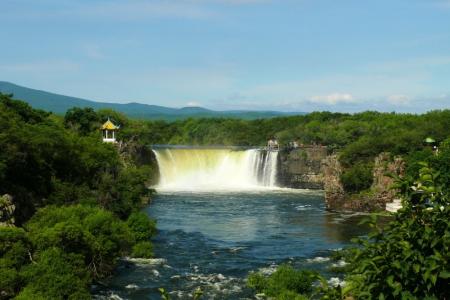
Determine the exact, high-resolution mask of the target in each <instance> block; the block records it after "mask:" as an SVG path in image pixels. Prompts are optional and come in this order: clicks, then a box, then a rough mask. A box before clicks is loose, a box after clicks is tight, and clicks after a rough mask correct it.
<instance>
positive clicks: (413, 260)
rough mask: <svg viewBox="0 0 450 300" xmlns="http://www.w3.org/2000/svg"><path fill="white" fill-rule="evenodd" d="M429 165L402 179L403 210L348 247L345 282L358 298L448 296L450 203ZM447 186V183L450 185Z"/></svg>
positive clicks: (449, 279) (447, 195)
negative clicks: (413, 177)
mask: <svg viewBox="0 0 450 300" xmlns="http://www.w3.org/2000/svg"><path fill="white" fill-rule="evenodd" d="M439 180H440V179H439V174H438V173H435V172H434V171H433V170H432V169H430V168H428V167H427V166H425V167H423V168H422V169H421V170H420V174H419V178H418V179H417V180H415V181H414V182H407V181H406V182H405V181H403V182H401V183H400V184H398V187H400V188H401V190H402V195H403V196H404V200H403V205H404V207H403V209H401V210H400V211H399V212H398V213H397V214H396V215H395V219H394V220H393V221H392V222H391V223H389V224H388V225H387V226H386V227H384V228H379V227H378V226H377V225H376V223H375V222H373V223H372V226H373V227H374V228H375V231H374V232H372V233H371V234H370V235H369V237H368V239H362V240H360V241H359V242H360V244H361V247H359V248H353V249H351V250H349V251H351V252H352V256H349V257H350V258H351V257H352V258H351V259H350V263H351V271H350V274H349V275H348V276H347V278H346V281H347V282H348V286H349V288H350V289H351V292H350V293H351V295H352V296H353V297H356V298H357V299H372V298H373V297H375V298H379V299H399V298H401V299H417V298H419V299H449V296H450V294H449V285H450V251H449V249H450V221H449V220H450V205H449V204H450V201H449V194H448V193H447V192H445V191H443V189H442V186H441V185H440V183H439V182H440V181H439ZM446 184H447V183H446Z"/></svg>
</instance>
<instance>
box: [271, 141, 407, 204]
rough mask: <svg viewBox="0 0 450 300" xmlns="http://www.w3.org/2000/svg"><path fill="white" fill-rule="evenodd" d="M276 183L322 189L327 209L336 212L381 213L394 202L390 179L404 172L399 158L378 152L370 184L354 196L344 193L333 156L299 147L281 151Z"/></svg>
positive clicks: (325, 150)
mask: <svg viewBox="0 0 450 300" xmlns="http://www.w3.org/2000/svg"><path fill="white" fill-rule="evenodd" d="M279 159H280V161H279V171H278V183H279V184H280V185H281V186H283V187H290V188H301V189H323V190H324V191H325V202H326V206H327V209H329V210H336V211H362V212H372V211H384V210H386V204H388V203H392V202H393V201H394V200H396V199H395V198H396V194H397V191H396V190H393V189H391V187H392V185H393V183H394V178H392V176H391V175H396V176H402V175H403V174H404V171H405V164H404V161H403V160H402V159H401V158H400V157H391V155H389V154H388V153H381V154H380V155H378V156H377V157H376V158H375V160H374V168H373V184H372V186H371V187H370V188H369V189H368V190H366V191H364V192H360V193H358V194H350V193H347V192H346V191H345V189H344V186H343V184H342V182H341V174H342V172H343V169H342V166H341V164H340V163H339V160H338V156H337V155H336V154H332V155H328V154H327V149H326V147H319V146H309V147H300V148H297V149H294V150H291V151H281V152H280V158H279Z"/></svg>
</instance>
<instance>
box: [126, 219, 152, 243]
mask: <svg viewBox="0 0 450 300" xmlns="http://www.w3.org/2000/svg"><path fill="white" fill-rule="evenodd" d="M127 225H128V227H129V228H130V230H131V231H132V233H133V234H134V237H135V239H136V241H139V242H142V241H148V240H149V239H150V238H151V237H152V236H154V235H155V234H156V221H155V220H152V219H150V218H149V217H148V215H146V214H145V213H143V212H135V213H132V214H131V215H130V216H129V217H128V220H127Z"/></svg>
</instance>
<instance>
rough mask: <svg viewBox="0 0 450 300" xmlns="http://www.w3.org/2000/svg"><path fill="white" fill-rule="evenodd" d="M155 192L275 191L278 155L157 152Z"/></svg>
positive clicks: (223, 151) (225, 151)
mask: <svg viewBox="0 0 450 300" xmlns="http://www.w3.org/2000/svg"><path fill="white" fill-rule="evenodd" d="M154 153H155V155H156V159H157V161H158V167H159V171H160V182H159V184H158V186H157V188H158V189H159V190H169V191H180V190H181V191H189V190H192V191H220V190H222V191H236V190H259V189H268V188H269V189H270V188H277V185H276V183H277V165H278V152H277V151H265V150H258V149H251V150H231V149H157V150H154Z"/></svg>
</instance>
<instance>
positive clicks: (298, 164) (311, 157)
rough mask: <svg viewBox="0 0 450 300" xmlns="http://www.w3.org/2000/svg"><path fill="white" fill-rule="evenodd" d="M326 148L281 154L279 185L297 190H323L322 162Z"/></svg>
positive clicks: (325, 154)
mask: <svg viewBox="0 0 450 300" xmlns="http://www.w3.org/2000/svg"><path fill="white" fill-rule="evenodd" d="M326 157H327V148H326V147H319V146H317V147H315V146H311V147H301V148H297V149H294V150H291V151H281V152H280V154H279V159H280V163H279V170H278V184H279V185H280V186H283V187H290V188H296V189H323V187H324V183H323V175H322V161H323V160H324V159H325V158H326Z"/></svg>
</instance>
